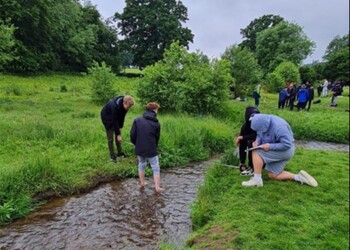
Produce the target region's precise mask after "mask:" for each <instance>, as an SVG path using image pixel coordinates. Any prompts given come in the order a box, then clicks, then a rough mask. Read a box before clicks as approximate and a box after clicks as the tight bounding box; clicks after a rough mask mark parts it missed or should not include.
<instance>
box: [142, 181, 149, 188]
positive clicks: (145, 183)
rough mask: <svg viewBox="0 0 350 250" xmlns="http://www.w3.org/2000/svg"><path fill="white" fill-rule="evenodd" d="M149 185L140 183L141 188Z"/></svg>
mask: <svg viewBox="0 0 350 250" xmlns="http://www.w3.org/2000/svg"><path fill="white" fill-rule="evenodd" d="M147 184H148V183H147V182H144V183H140V185H141V187H145V186H146V185H147Z"/></svg>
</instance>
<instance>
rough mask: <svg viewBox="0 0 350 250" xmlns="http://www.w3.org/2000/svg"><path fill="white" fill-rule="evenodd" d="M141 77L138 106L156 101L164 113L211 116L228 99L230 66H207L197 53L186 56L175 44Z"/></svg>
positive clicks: (224, 63)
mask: <svg viewBox="0 0 350 250" xmlns="http://www.w3.org/2000/svg"><path fill="white" fill-rule="evenodd" d="M143 73H144V78H143V80H142V83H141V84H140V86H139V89H138V94H139V96H140V98H141V102H143V103H146V102H148V101H149V100H153V101H157V102H158V103H160V105H161V106H162V109H163V110H166V111H178V112H187V113H192V114H208V113H211V114H215V113H217V112H218V111H220V110H221V109H222V104H223V102H224V101H226V100H228V98H229V90H228V89H229V88H228V85H229V83H230V82H231V81H232V77H231V75H230V63H229V62H228V61H226V60H214V61H213V62H212V63H209V62H208V61H207V60H204V58H203V55H201V54H199V53H187V51H186V49H185V48H184V47H182V46H180V45H179V44H178V43H173V44H172V45H171V47H170V49H169V50H167V51H165V53H164V59H163V60H161V61H159V62H158V63H156V64H155V65H152V66H149V67H147V68H145V70H144V71H143Z"/></svg>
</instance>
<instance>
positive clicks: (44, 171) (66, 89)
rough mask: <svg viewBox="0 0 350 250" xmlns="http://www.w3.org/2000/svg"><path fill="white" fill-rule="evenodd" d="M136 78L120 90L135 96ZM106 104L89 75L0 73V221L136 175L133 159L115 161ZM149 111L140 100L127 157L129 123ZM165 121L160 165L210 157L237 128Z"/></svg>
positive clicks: (209, 121)
mask: <svg viewBox="0 0 350 250" xmlns="http://www.w3.org/2000/svg"><path fill="white" fill-rule="evenodd" d="M137 83H138V81H137V80H136V79H128V78H117V79H116V82H115V88H116V90H117V91H118V94H121V95H125V94H131V95H134V94H135V88H136V85H137ZM101 108H102V106H101V105H97V104H94V103H92V102H91V98H90V92H89V79H88V77H86V76H68V75H51V76H37V77H16V76H0V142H1V144H0V152H1V158H0V173H1V175H0V223H4V222H6V221H9V220H12V219H14V218H17V217H22V216H25V215H26V214H27V213H28V212H29V211H30V210H31V209H32V208H33V207H35V205H36V204H37V198H41V197H50V196H52V195H69V194H72V193H79V192H82V191H85V190H87V189H89V188H91V187H93V186H95V185H97V184H98V183H99V182H101V181H106V180H111V179H113V178H123V177H128V176H136V175H137V167H136V158H135V156H133V157H130V158H127V159H122V160H120V162H118V164H113V163H111V162H110V159H109V154H108V149H107V142H106V135H105V132H104V128H103V125H102V123H101V120H100V110H101ZM143 112H144V109H143V107H142V106H141V105H140V104H139V103H138V101H137V98H136V105H135V107H133V108H132V109H131V111H130V112H129V114H128V115H127V117H126V121H125V126H124V129H123V132H122V135H123V138H124V143H123V145H124V151H125V152H126V154H128V155H133V146H132V144H131V143H130V140H129V130H130V126H131V123H132V121H133V119H134V118H136V117H137V116H139V115H141V114H142V113H143ZM159 119H160V121H161V124H162V136H161V141H160V152H161V153H160V160H161V165H162V167H172V166H178V165H180V164H185V163H188V162H189V161H194V160H204V159H206V158H208V157H210V155H212V154H214V153H217V152H223V151H224V148H225V145H227V144H229V143H230V141H232V140H233V139H232V138H233V137H232V136H233V135H232V132H231V126H229V125H227V124H225V123H224V122H222V121H218V120H216V119H214V118H210V117H190V116H186V115H166V114H160V115H159ZM174 131H176V133H174ZM174 134H175V135H176V137H174ZM194 141H195V142H196V143H195V144H194V143H193V142H194ZM188 142H191V143H188ZM150 173H151V171H150V170H149V172H148V174H150Z"/></svg>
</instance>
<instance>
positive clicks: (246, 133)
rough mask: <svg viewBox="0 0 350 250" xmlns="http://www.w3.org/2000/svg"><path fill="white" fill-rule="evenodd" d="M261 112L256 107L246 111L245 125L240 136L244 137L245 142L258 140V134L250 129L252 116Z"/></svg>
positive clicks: (248, 108)
mask: <svg viewBox="0 0 350 250" xmlns="http://www.w3.org/2000/svg"><path fill="white" fill-rule="evenodd" d="M258 113H260V111H259V110H258V109H257V108H255V107H247V108H246V109H245V114H244V118H245V123H244V124H243V125H242V127H241V132H240V134H239V135H241V136H243V141H254V140H255V138H256V132H255V131H254V130H252V128H251V127H250V121H249V119H250V117H251V115H252V114H258Z"/></svg>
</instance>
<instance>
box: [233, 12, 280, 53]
mask: <svg viewBox="0 0 350 250" xmlns="http://www.w3.org/2000/svg"><path fill="white" fill-rule="evenodd" d="M281 21H283V18H282V17H280V16H278V15H264V16H262V17H260V18H257V19H254V20H253V21H252V22H250V24H249V25H248V26H247V27H246V28H244V29H241V35H242V37H243V39H244V38H245V39H244V40H243V41H242V42H241V44H239V46H241V47H244V48H248V49H249V50H250V51H251V52H255V49H256V38H257V35H258V33H259V32H261V31H263V30H265V29H268V28H271V27H273V26H275V25H277V24H278V23H280V22H281Z"/></svg>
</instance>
